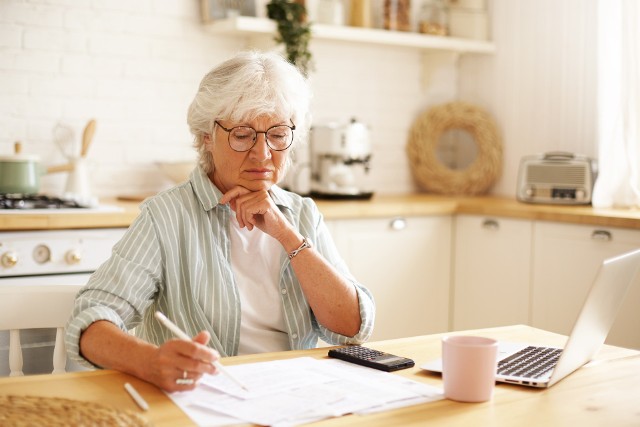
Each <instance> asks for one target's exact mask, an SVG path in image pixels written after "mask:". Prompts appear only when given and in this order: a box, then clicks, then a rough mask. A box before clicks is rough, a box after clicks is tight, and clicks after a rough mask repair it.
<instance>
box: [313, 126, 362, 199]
mask: <svg viewBox="0 0 640 427" xmlns="http://www.w3.org/2000/svg"><path fill="white" fill-rule="evenodd" d="M310 145H311V147H310V160H311V195H312V196H314V197H318V198H328V199H369V198H371V196H373V189H372V186H371V182H370V181H371V179H370V178H371V177H370V173H371V170H370V169H371V168H370V162H371V151H372V150H371V148H372V147H371V139H370V135H369V129H368V127H367V126H366V125H365V124H364V123H361V122H359V121H357V120H356V119H355V118H353V119H351V121H350V122H349V123H347V124H341V123H336V122H333V123H328V124H326V125H316V126H313V127H312V128H311V140H310Z"/></svg>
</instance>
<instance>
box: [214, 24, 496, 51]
mask: <svg viewBox="0 0 640 427" xmlns="http://www.w3.org/2000/svg"><path fill="white" fill-rule="evenodd" d="M206 26H207V30H208V31H209V32H211V33H212V34H218V35H234V36H244V37H247V38H252V37H255V36H264V35H267V36H273V35H274V34H275V32H276V25H275V23H274V22H273V21H271V20H270V19H266V18H254V17H248V16H236V17H233V18H227V19H222V20H218V21H214V22H212V23H209V24H206ZM311 31H312V37H313V39H314V40H329V41H341V42H352V43H370V44H377V45H385V46H395V47H409V48H416V49H422V50H430V51H445V52H455V53H476V54H490V53H494V52H495V50H496V48H495V45H494V44H493V43H491V42H488V41H484V40H472V39H461V38H455V37H441V36H430V35H425V34H419V33H411V32H403V31H388V30H382V29H373V28H359V27H349V26H341V25H325V24H315V23H314V24H313V25H312V27H311Z"/></svg>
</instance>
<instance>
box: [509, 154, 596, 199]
mask: <svg viewBox="0 0 640 427" xmlns="http://www.w3.org/2000/svg"><path fill="white" fill-rule="evenodd" d="M596 175H597V168H596V162H595V160H593V159H590V158H588V157H584V156H578V155H575V154H572V153H566V152H549V153H545V154H542V155H536V156H527V157H524V158H523V159H522V160H521V161H520V169H519V171H518V188H517V192H516V197H517V199H518V200H520V201H521V202H528V203H550V204H561V205H588V204H590V203H591V193H592V191H593V184H594V182H595V180H596Z"/></svg>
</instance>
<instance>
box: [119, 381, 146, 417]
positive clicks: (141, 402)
mask: <svg viewBox="0 0 640 427" xmlns="http://www.w3.org/2000/svg"><path fill="white" fill-rule="evenodd" d="M124 389H125V390H127V393H129V396H131V397H132V398H133V400H134V401H135V402H136V403H137V404H138V406H139V407H140V409H142V410H143V411H148V410H149V404H148V403H147V401H146V400H144V399H143V398H142V396H140V393H138V390H136V389H135V388H133V386H132V385H131V384H129V383H124Z"/></svg>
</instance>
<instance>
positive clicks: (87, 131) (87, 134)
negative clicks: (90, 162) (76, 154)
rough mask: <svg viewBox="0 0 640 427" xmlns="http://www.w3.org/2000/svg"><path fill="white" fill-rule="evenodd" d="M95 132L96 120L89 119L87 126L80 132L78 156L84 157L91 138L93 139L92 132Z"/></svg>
mask: <svg viewBox="0 0 640 427" xmlns="http://www.w3.org/2000/svg"><path fill="white" fill-rule="evenodd" d="M95 133H96V121H95V119H91V120H89V123H87V126H85V128H84V132H83V134H82V148H81V149H80V157H86V156H87V152H88V151H89V145H91V140H92V139H93V134H95Z"/></svg>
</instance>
